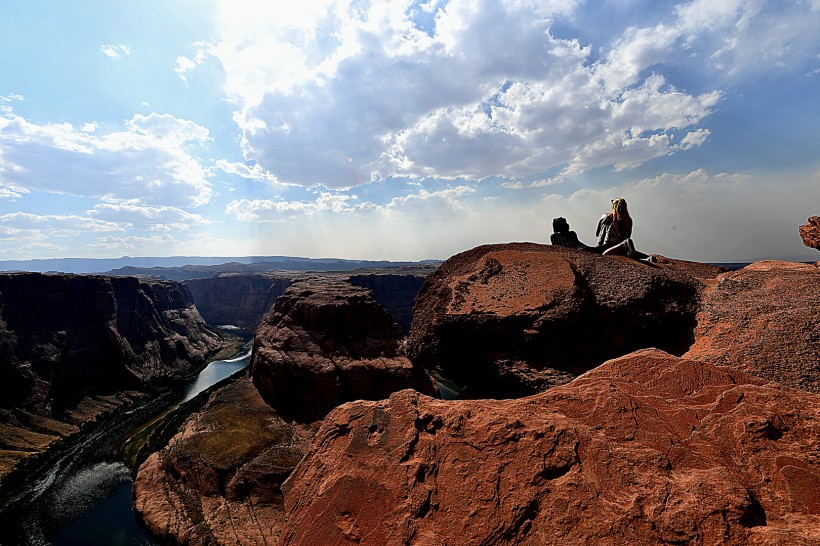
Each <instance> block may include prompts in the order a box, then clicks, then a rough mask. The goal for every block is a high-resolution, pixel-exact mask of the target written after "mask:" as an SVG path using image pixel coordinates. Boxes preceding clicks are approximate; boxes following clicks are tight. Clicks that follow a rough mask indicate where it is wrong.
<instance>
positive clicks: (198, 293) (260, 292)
mask: <svg viewBox="0 0 820 546" xmlns="http://www.w3.org/2000/svg"><path fill="white" fill-rule="evenodd" d="M293 277H294V276H293V275H287V274H282V275H277V274H272V273H257V274H253V275H247V274H245V275H243V274H238V273H236V274H222V275H219V276H218V277H213V278H207V279H191V280H188V281H185V284H186V285H187V286H188V287H189V288H190V289H191V295H192V296H193V298H194V303H196V308H197V309H198V310H199V313H200V314H201V315H202V318H204V319H205V320H206V321H207V322H209V323H210V324H220V325H221V324H225V325H232V326H236V327H238V328H241V329H243V330H246V331H247V332H251V333H253V332H255V331H256V328H257V327H258V326H259V323H260V322H261V321H262V317H264V316H265V313H267V312H268V310H270V308H271V306H273V303H274V302H275V301H276V298H278V297H279V295H280V294H282V292H284V291H285V288H287V287H288V286H290V284H291V283H292V282H293Z"/></svg>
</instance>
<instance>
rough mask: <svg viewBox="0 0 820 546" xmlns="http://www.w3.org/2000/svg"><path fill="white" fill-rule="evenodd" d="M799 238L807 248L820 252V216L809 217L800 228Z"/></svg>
mask: <svg viewBox="0 0 820 546" xmlns="http://www.w3.org/2000/svg"><path fill="white" fill-rule="evenodd" d="M800 237H802V238H803V243H804V244H805V245H806V246H807V247H810V248H816V249H817V250H820V216H811V217H809V219H808V221H806V223H805V224H803V225H802V226H800Z"/></svg>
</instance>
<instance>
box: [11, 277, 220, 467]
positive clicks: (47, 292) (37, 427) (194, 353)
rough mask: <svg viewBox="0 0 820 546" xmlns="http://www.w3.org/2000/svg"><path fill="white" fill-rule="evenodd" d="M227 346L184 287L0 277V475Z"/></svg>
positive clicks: (113, 280)
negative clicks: (0, 418) (204, 318)
mask: <svg viewBox="0 0 820 546" xmlns="http://www.w3.org/2000/svg"><path fill="white" fill-rule="evenodd" d="M224 346H225V342H224V341H223V340H222V339H221V338H220V337H219V336H218V335H217V334H216V333H215V332H213V331H212V330H210V329H209V328H208V327H207V326H206V325H205V323H204V321H203V320H202V318H201V317H200V315H199V313H198V312H197V310H196V308H195V307H194V304H193V300H192V299H191V294H190V292H189V291H188V290H187V289H186V288H185V287H184V286H183V285H180V284H178V283H174V282H164V281H140V280H137V279H134V278H124V277H123V278H116V277H101V276H73V275H42V274H38V273H19V274H6V275H0V413H1V414H2V420H0V471H1V472H2V474H5V473H7V472H8V471H9V470H10V469H11V468H12V467H14V465H15V464H16V463H17V462H18V461H19V460H20V459H22V458H25V457H28V456H30V455H33V454H36V453H39V452H41V451H43V450H44V449H46V448H47V447H48V446H49V445H51V444H53V443H54V442H55V441H57V440H58V439H60V438H62V437H64V436H67V435H70V434H72V433H74V432H76V431H77V430H79V427H81V426H82V425H83V424H84V423H86V422H89V421H91V420H94V419H96V418H97V417H98V416H99V415H101V414H103V413H106V412H109V411H111V410H113V409H115V408H117V407H120V406H122V405H125V404H128V403H130V402H133V401H134V400H135V399H136V398H137V397H138V396H139V393H140V392H144V391H146V390H149V389H153V388H156V387H159V386H161V385H164V384H167V383H169V382H170V381H172V380H174V379H177V378H181V377H183V376H185V375H187V374H190V373H191V372H192V371H193V370H194V369H196V368H197V367H199V366H201V365H203V364H204V363H205V362H206V360H207V359H208V358H209V357H210V356H212V355H213V354H214V353H216V352H217V351H218V350H219V349H221V348H222V347H224Z"/></svg>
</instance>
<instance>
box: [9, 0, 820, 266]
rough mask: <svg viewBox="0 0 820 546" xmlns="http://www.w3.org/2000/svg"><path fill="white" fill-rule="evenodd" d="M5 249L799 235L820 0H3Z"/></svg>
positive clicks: (773, 245) (718, 244) (815, 131)
mask: <svg viewBox="0 0 820 546" xmlns="http://www.w3.org/2000/svg"><path fill="white" fill-rule="evenodd" d="M0 25H2V28H3V32H2V33H0V259H29V258H51V257H54V258H56V257H116V256H122V255H130V256H168V255H210V256H213V255H227V256H236V255H260V254H267V255H299V256H309V257H340V258H360V259H395V260H417V259H427V258H447V257H448V256H450V255H452V254H455V253H457V252H460V251H462V250H466V249H468V248H471V247H473V246H476V245H479V244H483V243H492V242H505V241H540V242H547V241H548V240H549V233H550V232H551V220H552V218H553V217H556V216H564V217H566V218H567V219H568V220H569V222H570V224H571V226H572V228H573V229H574V230H576V231H577V233H578V235H579V237H580V238H581V240H584V241H586V242H588V243H593V242H594V236H593V235H594V234H593V232H594V226H595V222H596V221H597V218H598V217H599V216H600V214H601V213H602V212H604V211H605V210H606V209H607V207H608V203H609V201H610V199H612V198H614V197H619V196H622V197H625V198H626V199H627V201H628V202H629V204H630V210H631V212H632V215H633V218H634V220H635V232H634V239H635V243H636V246H637V247H639V248H640V249H642V250H645V251H647V252H652V253H659V254H663V255H666V256H670V257H677V258H683V259H691V260H700V261H751V260H756V259H761V258H770V257H775V258H780V257H787V258H791V259H806V260H810V259H817V255H816V251H814V250H813V249H808V248H806V247H804V246H803V244H802V241H801V240H800V237H799V235H798V231H797V228H798V226H799V225H800V224H803V223H804V222H805V221H806V219H807V218H808V217H809V216H811V215H817V214H820V104H818V98H817V97H818V95H819V94H820V93H818V91H820V33H818V32H817V28H820V0H802V1H793V2H788V1H766V0H744V1H740V0H722V1H721V2H714V1H705V0H694V1H691V2H655V1H643V0H610V1H606V0H603V1H597V2H582V1H575V0H548V1H547V0H538V1H528V0H509V1H501V0H495V1H485V0H472V1H459V0H450V1H444V0H429V1H426V2H423V1H413V2H409V1H386V2H368V1H363V0H346V1H337V2H331V1H308V0H303V1H302V2H299V3H293V2H262V1H250V0H231V1H228V0H225V1H217V0H203V1H196V2H195V1H189V0H177V1H173V0H166V1H154V0H151V1H141V2H133V1H116V0H111V1H88V2H82V3H67V2H57V1H46V0H32V1H29V2H7V3H5V5H4V8H3V13H2V19H0Z"/></svg>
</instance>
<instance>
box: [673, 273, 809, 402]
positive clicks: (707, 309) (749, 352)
mask: <svg viewBox="0 0 820 546" xmlns="http://www.w3.org/2000/svg"><path fill="white" fill-rule="evenodd" d="M818 309H820V269H818V268H816V267H814V266H812V265H808V264H800V263H794V262H779V261H764V262H756V263H754V264H752V265H749V266H747V267H745V268H743V269H740V270H738V271H733V272H730V273H725V274H723V275H722V276H721V277H720V280H719V281H718V282H717V283H716V284H715V285H714V286H712V287H710V288H709V289H708V290H706V291H705V292H704V294H703V302H702V306H701V310H700V311H699V312H698V315H697V322H698V326H697V329H696V330H695V343H694V345H693V346H692V347H691V348H690V349H689V352H688V353H687V354H686V356H687V357H690V358H694V359H697V360H701V361H703V362H710V363H712V364H717V365H721V366H731V367H733V368H736V369H739V370H743V371H746V372H748V373H751V374H755V375H758V376H760V377H763V378H765V379H768V380H771V381H777V382H779V383H782V384H784V385H789V386H791V387H795V388H799V389H804V390H808V391H812V392H820V315H818Z"/></svg>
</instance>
